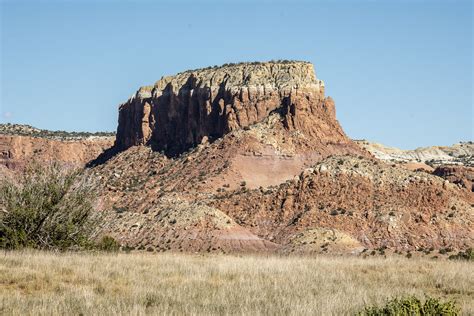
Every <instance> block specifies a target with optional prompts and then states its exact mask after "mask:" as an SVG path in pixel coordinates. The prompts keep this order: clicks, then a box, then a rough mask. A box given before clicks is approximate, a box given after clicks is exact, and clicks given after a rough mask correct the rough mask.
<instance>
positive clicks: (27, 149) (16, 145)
mask: <svg viewBox="0 0 474 316" xmlns="http://www.w3.org/2000/svg"><path fill="white" fill-rule="evenodd" d="M113 141H114V137H90V138H84V139H73V140H59V139H48V138H44V137H31V136H18V135H2V134H0V166H5V167H6V168H8V169H10V170H18V169H20V170H21V169H22V168H23V167H24V166H25V165H27V164H28V163H29V162H33V161H36V162H48V161H57V162H60V163H64V164H66V165H70V166H74V167H83V166H84V165H85V164H86V163H87V162H89V161H91V160H93V159H95V158H96V157H97V156H98V155H99V154H100V153H102V152H103V151H104V150H105V149H107V148H109V147H111V146H112V145H113ZM0 174H1V173H0Z"/></svg>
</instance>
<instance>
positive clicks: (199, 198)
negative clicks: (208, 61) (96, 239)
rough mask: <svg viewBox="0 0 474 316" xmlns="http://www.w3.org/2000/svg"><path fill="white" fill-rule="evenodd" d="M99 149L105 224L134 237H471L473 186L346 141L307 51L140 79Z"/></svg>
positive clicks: (428, 242)
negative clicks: (299, 56) (106, 147)
mask: <svg viewBox="0 0 474 316" xmlns="http://www.w3.org/2000/svg"><path fill="white" fill-rule="evenodd" d="M102 158H106V159H99V160H98V161H97V163H96V164H95V166H94V167H92V168H90V169H87V170H86V174H88V175H92V176H93V177H96V178H97V180H98V181H99V183H100V185H99V186H98V190H99V194H100V196H101V204H100V209H99V210H98V211H99V212H98V214H99V215H100V216H101V218H103V219H104V221H103V222H102V223H103V224H102V227H101V228H100V230H99V232H98V233H99V235H100V234H107V235H111V236H113V237H114V238H116V239H117V240H118V241H119V242H120V243H121V244H122V245H123V246H124V247H125V246H126V247H129V248H133V249H146V250H148V251H167V250H172V251H210V252H231V251H244V252H249V251H250V252H251V251H258V252H262V251H271V252H275V251H276V252H283V253H289V252H303V253H320V252H321V253H366V252H367V249H370V250H371V251H372V250H374V249H378V252H377V253H384V252H385V251H392V252H396V253H401V252H403V253H404V254H406V253H407V252H413V251H415V250H422V252H421V251H420V253H425V254H427V255H428V254H429V253H431V251H433V250H434V249H437V250H440V249H454V250H456V249H466V248H469V247H472V246H473V245H474V243H473V238H474V234H473V229H472V227H473V207H472V205H473V203H474V197H473V195H472V192H471V191H470V190H468V189H466V188H465V187H463V186H462V185H461V184H453V183H450V181H449V180H445V179H443V178H441V177H439V176H435V175H430V174H428V173H426V172H422V171H410V170H406V169H404V168H400V167H399V166H398V165H397V164H394V163H388V164H387V163H385V162H383V161H380V160H378V159H376V158H374V157H373V156H372V155H371V154H370V153H369V152H367V151H366V150H365V149H363V148H361V147H359V146H358V145H356V144H355V143H354V142H353V141H351V140H350V139H348V138H347V137H346V135H345V134H344V132H343V130H342V128H341V127H340V125H339V123H338V122H337V120H336V117H335V108H334V102H333V101H332V99H330V98H328V97H326V96H325V95H324V85H323V83H322V81H321V80H319V79H317V77H316V76H315V74H314V70H313V66H312V65H311V64H309V63H305V62H270V63H244V64H238V65H226V66H222V67H217V68H216V67H214V68H212V69H210V68H208V69H201V70H194V71H187V72H183V73H180V74H178V75H176V76H172V77H165V78H162V79H161V80H160V81H158V82H157V83H156V84H155V85H153V86H149V87H143V88H140V89H139V90H138V92H137V93H136V94H135V95H134V96H133V97H132V98H131V99H130V100H128V101H127V102H125V103H124V104H122V105H121V106H120V109H119V126H118V130H117V140H116V142H115V145H114V148H113V150H111V151H109V152H108V154H107V155H106V157H102ZM99 162H101V163H99Z"/></svg>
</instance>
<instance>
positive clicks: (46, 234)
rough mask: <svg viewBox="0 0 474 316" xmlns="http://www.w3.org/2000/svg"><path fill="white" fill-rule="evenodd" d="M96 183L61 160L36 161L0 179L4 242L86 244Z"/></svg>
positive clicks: (15, 244) (56, 246)
mask: <svg viewBox="0 0 474 316" xmlns="http://www.w3.org/2000/svg"><path fill="white" fill-rule="evenodd" d="M92 188H93V186H92V184H91V182H90V181H89V180H88V179H87V178H85V177H79V172H77V171H73V170H71V169H66V168H63V167H61V166H60V165H59V164H57V163H51V164H48V165H46V166H41V165H40V164H38V163H34V164H32V165H31V166H29V167H28V168H27V169H26V170H25V172H24V173H22V174H21V175H20V176H19V177H18V178H17V179H1V180H0V247H1V248H5V249H18V248H25V247H31V248H39V249H59V250H65V249H70V248H74V247H76V248H78V247H84V246H86V245H88V242H89V237H90V234H91V232H92V230H93V227H94V226H93V225H92V222H91V220H90V215H91V213H92V210H93V200H94V199H93V197H94V195H93V190H92Z"/></svg>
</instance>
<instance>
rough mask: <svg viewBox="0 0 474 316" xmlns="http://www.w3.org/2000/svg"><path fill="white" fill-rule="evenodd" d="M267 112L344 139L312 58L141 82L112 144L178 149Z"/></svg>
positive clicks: (309, 133) (311, 133)
mask: <svg viewBox="0 0 474 316" xmlns="http://www.w3.org/2000/svg"><path fill="white" fill-rule="evenodd" d="M272 112H278V113H280V114H281V115H282V117H284V124H285V126H286V128H288V129H289V130H298V131H299V132H301V133H303V134H304V135H305V136H306V137H309V138H314V139H315V140H318V142H321V140H324V142H328V143H346V142H349V140H348V139H347V137H346V135H345V134H344V132H343V131H342V129H341V127H340V125H339V123H338V122H337V120H336V118H335V108H334V102H333V100H332V99H331V98H326V97H325V96H324V83H323V82H322V81H321V80H319V79H317V78H316V75H315V73H314V69H313V65H312V64H310V63H306V62H268V63H258V64H255V63H254V64H250V63H243V64H237V65H227V66H222V67H218V68H209V69H201V70H196V71H186V72H183V73H180V74H177V75H176V76H172V77H164V78H162V79H161V80H159V81H158V82H156V83H155V84H154V85H153V86H146V87H142V88H140V89H139V90H138V91H137V92H136V93H135V94H134V95H133V96H132V97H131V98H130V99H129V100H128V101H127V102H125V103H124V104H122V105H121V106H120V110H119V125H118V129H117V140H116V144H115V147H116V148H117V149H118V150H125V149H127V148H129V147H131V146H134V145H142V144H146V145H151V146H152V148H153V149H154V150H158V151H163V152H165V153H166V154H167V155H171V156H175V155H178V154H180V153H182V152H184V151H186V150H188V149H189V148H192V147H194V146H196V145H198V144H200V143H201V142H202V141H203V139H204V138H206V139H208V140H210V141H212V140H214V139H216V138H219V137H221V136H223V135H224V134H226V133H229V132H231V131H233V130H236V129H240V128H245V127H247V126H250V125H252V124H255V123H258V122H261V121H262V120H264V119H265V118H266V117H268V116H269V114H270V113H272Z"/></svg>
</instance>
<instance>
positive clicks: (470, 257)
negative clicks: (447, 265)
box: [448, 248, 474, 261]
mask: <svg viewBox="0 0 474 316" xmlns="http://www.w3.org/2000/svg"><path fill="white" fill-rule="evenodd" d="M448 259H450V260H467V261H474V251H473V250H472V248H469V249H467V250H466V251H460V252H458V254H457V255H451V256H449V258H448Z"/></svg>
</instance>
